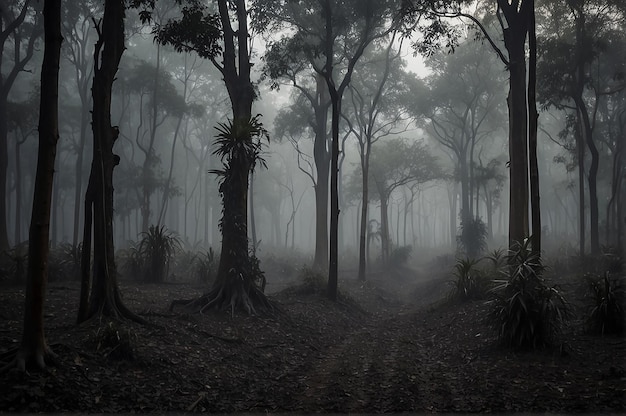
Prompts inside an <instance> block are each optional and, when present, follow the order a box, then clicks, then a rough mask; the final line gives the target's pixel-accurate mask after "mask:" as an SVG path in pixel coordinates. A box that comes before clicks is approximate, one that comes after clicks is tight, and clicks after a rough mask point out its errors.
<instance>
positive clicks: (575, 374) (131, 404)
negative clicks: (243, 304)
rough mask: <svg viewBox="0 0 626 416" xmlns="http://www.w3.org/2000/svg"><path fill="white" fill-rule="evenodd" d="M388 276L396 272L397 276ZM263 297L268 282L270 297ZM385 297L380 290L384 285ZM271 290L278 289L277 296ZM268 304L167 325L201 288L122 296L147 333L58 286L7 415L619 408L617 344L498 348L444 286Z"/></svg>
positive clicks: (351, 288)
mask: <svg viewBox="0 0 626 416" xmlns="http://www.w3.org/2000/svg"><path fill="white" fill-rule="evenodd" d="M396 274H397V273H396ZM269 288H270V289H271V288H272V285H271V280H270V286H269ZM383 288H384V289H383ZM276 289H279V288H277V287H276V285H275V286H274V290H276ZM340 290H342V292H343V293H344V296H341V300H340V301H339V302H337V303H332V302H330V301H328V300H326V299H325V298H324V296H323V288H319V287H316V286H315V284H313V283H311V282H309V284H308V285H299V286H294V287H289V288H287V289H284V290H281V291H280V292H277V293H273V294H272V295H270V299H271V300H272V301H273V302H274V303H275V304H276V305H278V306H279V308H280V309H281V311H282V312H281V313H280V314H278V315H277V316H275V317H265V318H263V317H249V316H235V317H231V316H230V315H228V314H208V315H198V314H184V313H177V312H175V313H170V312H168V306H169V304H170V302H171V301H172V300H174V299H180V298H193V297H194V296H198V295H200V294H201V293H202V288H199V287H194V286H193V285H183V284H162V285H145V284H123V285H122V292H123V294H124V300H125V302H126V304H127V305H128V306H129V307H130V308H131V309H132V310H133V311H136V312H138V313H139V314H140V316H142V317H143V318H145V319H147V320H149V321H150V322H151V323H153V324H154V326H141V325H138V324H134V323H130V322H114V321H108V320H106V321H105V320H103V321H100V322H96V321H92V322H88V323H86V324H84V325H81V326H76V325H75V324H74V321H75V315H76V310H77V303H78V295H79V285H78V284H76V283H53V284H51V285H50V287H49V289H48V297H47V301H46V331H47V333H46V336H47V339H48V342H49V343H50V345H51V347H52V349H53V351H54V352H55V353H56V354H57V358H58V361H59V365H58V366H56V367H50V368H49V370H48V371H47V372H44V373H41V372H32V373H22V372H20V371H18V370H17V369H13V370H10V371H8V372H6V373H5V374H3V375H2V376H1V377H0V411H3V412H7V411H8V412H41V411H44V412H88V413H104V412H107V413H108V412H201V411H206V412H220V413H231V412H258V413H261V412H284V411H291V412H299V413H307V412H340V413H347V412H429V413H430V412H513V411H528V412H559V413H573V412H587V413H598V412H618V413H619V412H624V411H625V409H626V397H625V393H626V373H625V369H626V365H625V362H624V358H625V353H626V340H625V339H624V338H615V337H604V338H601V337H593V336H588V335H584V334H583V332H582V331H581V329H580V328H579V327H577V326H576V325H574V326H573V327H572V328H571V329H570V330H569V331H568V332H567V333H566V334H565V335H564V339H563V343H562V344H560V345H558V346H555V347H553V348H549V349H544V350H540V351H533V352H512V351H510V350H504V349H501V348H499V347H497V346H496V344H495V338H494V334H493V332H492V331H491V329H490V328H489V327H488V326H487V325H486V323H485V322H484V316H485V315H486V312H487V306H486V305H485V303H484V302H472V303H465V304H457V305H453V304H447V303H444V302H439V303H437V304H431V302H432V301H433V300H436V299H440V298H441V297H442V296H443V295H444V294H445V292H446V290H447V288H446V286H445V281H444V280H431V281H425V280H416V281H413V282H412V283H408V282H407V281H406V280H402V279H401V277H399V276H397V275H388V276H382V275H380V276H374V278H373V279H371V280H370V281H369V282H368V283H367V284H366V285H360V284H357V283H356V282H355V281H353V280H346V281H344V282H343V285H341V286H340ZM23 303H24V295H23V289H22V288H4V289H2V291H1V292H0V325H1V326H0V353H2V352H5V351H8V350H11V349H13V348H15V347H17V346H18V344H19V342H18V341H19V337H20V333H21V320H22V318H21V316H22V309H23Z"/></svg>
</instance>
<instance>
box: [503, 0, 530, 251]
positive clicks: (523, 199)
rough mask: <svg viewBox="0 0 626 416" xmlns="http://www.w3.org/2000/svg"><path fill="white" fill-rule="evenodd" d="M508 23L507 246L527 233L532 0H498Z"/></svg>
mask: <svg viewBox="0 0 626 416" xmlns="http://www.w3.org/2000/svg"><path fill="white" fill-rule="evenodd" d="M498 5H499V7H500V9H501V10H502V11H503V12H504V16H505V18H506V21H507V22H508V25H509V27H508V28H505V29H504V44H505V46H506V49H507V51H508V53H509V59H508V63H509V74H510V85H509V96H508V98H507V104H508V107H509V163H510V205H509V247H513V246H514V245H515V244H516V243H519V242H522V241H523V240H524V239H525V238H526V237H528V228H529V227H528V194H529V190H528V188H529V186H528V151H527V148H528V136H527V134H528V128H527V121H528V109H527V106H526V99H527V96H526V50H525V45H526V35H527V34H528V25H529V18H528V16H529V13H530V10H531V1H524V2H522V4H521V6H520V8H519V9H518V7H517V6H518V4H517V2H513V4H510V3H509V2H507V1H505V0H498Z"/></svg>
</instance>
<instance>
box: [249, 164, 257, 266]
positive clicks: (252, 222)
mask: <svg viewBox="0 0 626 416" xmlns="http://www.w3.org/2000/svg"><path fill="white" fill-rule="evenodd" d="M248 194H249V195H250V236H251V237H252V254H253V255H255V256H256V249H257V246H256V243H257V236H256V222H255V218H254V170H252V171H251V172H250V192H249V193H248Z"/></svg>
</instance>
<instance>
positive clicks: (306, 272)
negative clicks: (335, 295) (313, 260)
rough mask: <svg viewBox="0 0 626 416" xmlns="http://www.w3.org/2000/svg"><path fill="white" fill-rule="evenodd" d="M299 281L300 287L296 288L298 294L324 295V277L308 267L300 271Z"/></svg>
mask: <svg viewBox="0 0 626 416" xmlns="http://www.w3.org/2000/svg"><path fill="white" fill-rule="evenodd" d="M300 281H301V282H302V285H301V286H300V287H299V288H298V293H299V294H301V295H313V294H321V293H326V278H325V276H324V275H323V274H322V273H320V272H318V271H316V270H314V269H312V268H310V267H306V266H305V267H303V268H302V269H301V270H300Z"/></svg>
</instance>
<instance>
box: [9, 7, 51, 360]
mask: <svg viewBox="0 0 626 416" xmlns="http://www.w3.org/2000/svg"><path fill="white" fill-rule="evenodd" d="M43 13H44V33H45V48H44V58H43V64H42V66H41V99H40V107H39V151H38V154H37V173H36V177H35V191H34V195H33V210H32V217H31V222H30V231H29V244H28V280H27V285H26V300H25V308H24V331H23V335H22V343H21V345H20V350H19V353H18V356H17V365H18V367H19V368H22V369H25V368H26V366H27V365H31V364H35V365H36V366H38V367H39V368H44V367H45V358H46V355H48V354H49V352H48V347H47V345H46V339H45V335H44V323H43V305H44V298H45V293H46V282H47V278H48V253H49V246H48V243H49V240H50V235H49V234H50V209H51V201H52V187H53V181H54V162H55V159H56V146H57V141H58V140H59V119H58V115H59V103H58V96H59V82H58V81H59V61H60V56H61V42H62V41H63V38H62V36H61V1H60V0H47V1H46V2H45V3H44V11H43ZM3 203H4V202H3Z"/></svg>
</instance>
